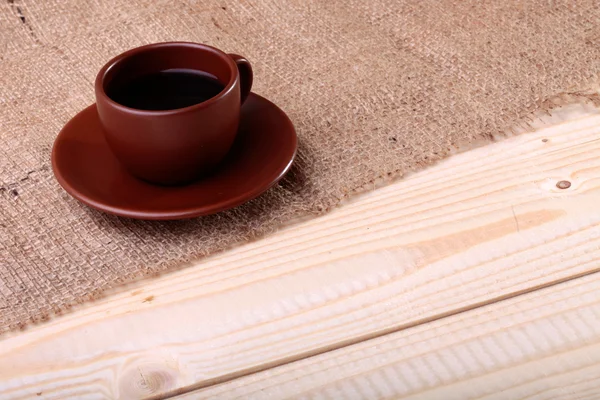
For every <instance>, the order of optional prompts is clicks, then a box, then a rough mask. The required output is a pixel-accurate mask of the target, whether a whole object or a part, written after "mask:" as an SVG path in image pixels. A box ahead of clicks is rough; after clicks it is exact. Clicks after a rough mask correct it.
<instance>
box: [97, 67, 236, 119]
mask: <svg viewBox="0 0 600 400" xmlns="http://www.w3.org/2000/svg"><path fill="white" fill-rule="evenodd" d="M224 87H225V86H224V85H223V84H222V83H221V82H219V81H218V80H217V79H216V78H215V77H214V76H213V75H211V74H208V73H206V72H202V71H197V70H191V69H169V70H165V71H160V72H157V73H153V74H149V75H142V76H139V77H136V78H134V79H132V80H129V81H126V82H123V83H120V84H118V85H116V84H115V85H112V86H109V88H108V89H107V94H108V96H109V97H110V98H111V99H112V100H114V101H116V102H117V103H119V104H122V105H124V106H127V107H131V108H137V109H140V110H152V111H159V110H173V109H177V108H183V107H189V106H192V105H194V104H198V103H202V102H204V101H206V100H209V99H211V98H213V97H214V96H216V95H217V94H219V93H220V92H221V91H222V90H223V88H224Z"/></svg>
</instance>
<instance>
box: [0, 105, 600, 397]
mask: <svg viewBox="0 0 600 400" xmlns="http://www.w3.org/2000/svg"><path fill="white" fill-rule="evenodd" d="M565 121H567V122H565ZM546 124H547V125H550V126H549V127H548V128H545V129H540V130H538V131H536V132H534V133H531V134H527V135H521V136H518V137H513V138H509V139H506V140H504V141H502V142H499V143H496V144H492V145H489V146H486V147H483V148H479V149H475V150H472V151H469V152H467V153H463V154H459V155H456V156H454V157H451V158H450V159H448V160H446V161H444V162H442V163H440V164H439V165H437V166H435V167H433V168H430V169H428V170H426V171H422V172H420V173H416V174H414V175H413V176H410V177H407V178H406V179H404V180H402V181H400V182H397V183H394V184H392V185H389V186H386V187H383V188H380V189H377V190H374V191H372V192H370V193H367V194H365V195H363V196H360V197H359V198H358V199H357V200H355V201H353V202H350V203H349V204H346V205H344V206H343V207H341V208H339V209H338V210H335V211H334V212H332V213H330V214H328V215H326V216H324V217H322V218H318V219H313V220H310V221H305V222H302V223H298V224H296V225H294V226H292V227H289V228H286V229H284V230H282V231H281V232H279V233H278V234H276V235H273V236H271V237H268V238H266V239H263V240H260V241H257V242H255V243H251V244H248V245H245V246H240V247H238V248H236V249H233V250H231V251H228V252H226V253H223V254H222V255H219V256H217V257H213V258H210V259H207V260H204V261H202V262H201V263H199V264H198V265H195V266H191V267H190V268H187V269H184V270H182V271H180V272H177V273H173V274H170V275H168V276H164V277H161V278H159V279H156V280H153V281H147V282H145V283H144V284H143V285H141V286H137V287H132V288H131V289H130V290H129V291H127V292H121V293H119V294H115V295H113V296H110V297H108V298H106V299H103V300H101V301H98V302H97V303H95V304H93V305H92V306H89V307H85V308H82V309H80V310H77V311H75V312H74V313H72V314H70V315H68V316H65V317H62V318H57V319H55V320H52V321H50V322H48V323H46V324H44V325H41V326H38V327H35V328H33V329H31V330H29V331H26V332H23V333H20V334H17V335H13V336H9V337H5V338H4V339H3V340H2V341H0V398H10V399H23V398H30V397H32V396H37V394H38V393H42V395H41V398H47V399H63V398H69V397H77V398H141V397H145V396H152V395H167V394H168V395H171V394H176V393H178V392H180V391H186V390H191V389H196V388H199V387H202V386H206V385H211V384H215V383H219V382H222V381H225V380H230V379H234V378H236V377H239V376H242V375H245V374H249V373H252V372H255V371H258V370H263V369H267V368H271V367H274V366H277V365H280V364H283V363H288V362H291V361H294V360H298V359H302V358H306V357H309V356H312V355H315V354H319V353H322V352H325V351H329V350H331V349H335V348H340V347H342V346H346V345H349V344H352V343H356V342H359V341H363V340H367V339H371V338H373V337H377V336H381V335H385V334H388V333H391V332H394V331H398V330H401V329H406V328H408V327H411V326H415V325H418V324H422V323H425V322H428V321H432V320H435V319H438V318H441V317H444V316H448V315H452V314H455V313H457V312H461V311H464V310H468V309H472V308H476V307H479V306H481V305H484V304H487V303H490V302H494V301H498V300H500V299H503V298H508V297H511V296H515V295H518V294H520V293H525V292H528V291H532V290H536V289H539V288H540V287H544V286H548V285H552V284H556V283H557V282H560V281H564V280H568V279H572V278H574V277H577V276H583V275H586V274H589V273H592V272H594V271H597V270H598V269H599V268H600V225H599V222H600V212H599V211H598V207H597V204H598V202H599V200H600V191H599V189H600V115H599V114H598V113H596V112H595V111H593V110H591V109H589V108H585V107H581V106H580V107H571V108H569V109H566V110H564V111H563V112H562V113H560V114H559V115H558V116H556V117H554V118H551V119H548V120H546ZM560 181H568V182H570V187H569V188H566V189H560V188H558V187H557V184H558V182H560ZM35 398H39V397H35Z"/></svg>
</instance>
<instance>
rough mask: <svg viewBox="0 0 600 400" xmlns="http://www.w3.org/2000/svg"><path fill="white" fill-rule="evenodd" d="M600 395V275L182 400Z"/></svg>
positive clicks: (551, 399) (571, 398) (567, 398)
mask: <svg viewBox="0 0 600 400" xmlns="http://www.w3.org/2000/svg"><path fill="white" fill-rule="evenodd" d="M209 398H210V399H238V398H240V399H255V400H259V399H290V398H294V399H370V400H377V399H390V398H402V399H415V400H416V399H418V400H428V399H430V400H439V399H444V400H453V399H456V400H466V399H486V400H491V399H503V400H506V399H538V400H542V399H548V400H557V399H563V400H577V399H580V400H582V399H598V398H600V274H593V275H590V276H587V277H584V278H580V279H577V280H574V281H570V282H566V283H562V284H559V285H556V286H552V287H549V288H545V289H542V290H539V291H535V292H532V293H528V294H525V295H522V296H518V297H515V298H513V299H509V300H505V301H502V302H499V303H494V304H492V305H488V306H484V307H481V308H477V309H475V310H471V311H467V312H465V313H462V314H457V315H454V316H451V317H448V318H444V319H441V320H437V321H435V322H431V323H429V324H424V325H419V326H416V327H413V328H409V329H406V330H403V331H401V332H397V333H393V334H390V335H386V336H383V337H381V338H378V339H373V340H369V341H365V342H362V343H359V344H356V345H353V346H350V347H346V348H343V349H340V350H336V351H332V352H329V353H324V354H322V355H318V356H315V357H311V358H308V359H305V360H302V361H299V362H295V363H292V364H287V365H284V366H281V367H279V368H274V369H270V370H267V371H264V372H261V373H259V374H254V375H250V376H247V377H244V378H241V379H237V380H234V381H231V382H228V383H225V384H222V385H217V386H213V387H210V388H208V389H205V390H201V391H196V392H192V393H189V394H187V395H182V396H180V397H177V399H178V400H187V399H190V400H191V399H209Z"/></svg>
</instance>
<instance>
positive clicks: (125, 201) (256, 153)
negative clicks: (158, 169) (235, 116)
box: [52, 93, 297, 220]
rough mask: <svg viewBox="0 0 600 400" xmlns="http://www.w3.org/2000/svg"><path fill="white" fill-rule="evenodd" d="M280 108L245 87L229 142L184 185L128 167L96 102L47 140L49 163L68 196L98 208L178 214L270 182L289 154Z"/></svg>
mask: <svg viewBox="0 0 600 400" xmlns="http://www.w3.org/2000/svg"><path fill="white" fill-rule="evenodd" d="M296 147H297V138H296V132H295V130H294V126H293V125H292V122H291V121H290V120H289V118H288V117H287V115H285V113H284V112H283V111H282V110H281V109H279V107H277V106H276V105H275V104H273V103H271V102H270V101H268V100H267V99H265V98H263V97H261V96H258V95H256V94H254V93H251V94H250V96H248V99H247V100H246V102H245V103H244V105H243V107H242V112H241V119H240V127H239V130H238V135H237V137H236V140H235V143H234V144H233V147H232V149H231V151H230V152H229V154H228V155H227V157H226V158H225V160H223V162H222V163H221V165H220V166H219V167H218V168H217V169H216V170H215V172H213V173H212V174H211V175H209V176H207V177H205V178H203V179H201V180H199V181H197V182H194V183H191V184H188V185H186V186H158V185H152V184H150V183H147V182H144V181H142V180H139V179H137V178H135V177H133V176H132V175H130V174H129V173H128V172H127V171H126V170H125V169H124V168H123V167H122V166H121V164H120V163H119V162H118V161H117V159H116V158H115V156H114V155H113V154H112V152H111V151H110V149H109V148H108V144H107V143H106V140H105V139H104V134H103V132H102V128H101V127H100V121H99V119H98V113H97V111H96V105H92V106H90V107H88V108H86V109H85V110H83V111H81V112H80V113H79V114H77V115H76V116H75V117H74V118H73V119H71V120H70V121H69V122H68V123H67V124H66V125H65V126H64V128H63V129H62V130H61V132H60V133H59V134H58V137H57V138H56V141H55V142H54V147H53V148H52V169H53V171H54V175H55V176H56V179H57V180H58V182H59V183H60V185H61V186H62V187H63V188H64V189H65V190H66V191H67V192H68V193H69V194H70V195H71V196H73V197H74V198H76V199H77V200H79V201H81V202H82V203H84V204H87V205H88V206H90V207H93V208H96V209H98V210H101V211H104V212H107V213H110V214H116V215H120V216H122V217H129V218H137V219H156V220H169V219H184V218H193V217H198V216H201V215H208V214H214V213H217V212H219V211H224V210H227V209H229V208H233V207H236V206H239V205H240V204H242V203H245V202H247V201H249V200H252V199H253V198H255V197H257V196H259V195H260V194H262V193H263V192H265V191H266V190H267V189H269V188H271V187H272V186H273V185H275V184H276V183H277V182H278V181H279V180H280V179H281V178H282V177H283V176H284V175H285V173H286V172H287V171H288V169H289V168H290V166H291V165H292V161H293V160H294V156H295V155H296Z"/></svg>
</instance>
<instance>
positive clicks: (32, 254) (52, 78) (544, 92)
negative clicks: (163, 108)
mask: <svg viewBox="0 0 600 400" xmlns="http://www.w3.org/2000/svg"><path fill="white" fill-rule="evenodd" d="M596 3H597V1H588V2H586V1H579V2H577V1H572V0H571V1H562V2H561V1H545V0H544V1H542V0H538V1H504V0H502V1H500V0H492V1H490V0H488V1H458V0H457V1H437V0H436V1H434V0H414V1H407V0H398V1H397V0H347V1H346V0H338V1H332V0H290V1H286V0H242V1H238V0H197V1H192V0H188V1H178V2H171V1H151V0H110V1H108V0H91V1H84V0H8V1H4V2H3V3H2V4H1V5H0V10H1V12H0V144H1V146H0V333H2V332H7V331H9V330H12V329H17V328H20V327H23V326H25V325H27V324H29V323H32V322H37V321H40V320H43V319H46V318H48V317H49V316H51V315H53V314H56V313H62V312H65V311H66V310H68V309H69V308H70V307H71V306H72V305H74V304H77V303H81V302H83V301H86V300H89V299H93V298H95V297H97V296H99V295H101V294H102V293H104V292H105V291H106V290H107V289H110V288H114V287H116V286H118V285H120V284H123V283H125V282H130V281H132V280H135V279H138V278H141V277H145V276H149V275H154V274H157V273H162V272H164V271H167V270H170V269H174V268H177V267H180V266H182V265H185V264H186V263H187V262H189V261H191V260H195V259H198V258H199V257H201V256H205V255H208V254H211V253H214V252H216V251H219V250H222V249H225V248H227V247H230V246H232V245H234V244H237V243H240V242H243V241H246V240H248V239H251V238H255V237H258V236H261V235H264V234H266V233H269V232H272V231H273V230H275V229H276V228H277V227H278V226H280V225H281V224H282V223H285V222H286V221H290V220H291V219H293V218H295V217H298V216H301V215H306V214H311V213H312V214H316V213H319V212H321V211H324V210H327V209H329V208H331V207H332V206H334V205H336V204H337V203H338V202H339V201H340V199H342V198H343V197H344V196H346V195H347V194H348V193H351V192H352V191H354V190H357V189H360V188H363V187H365V185H368V184H369V183H370V182H373V181H375V180H377V179H379V178H381V177H386V176H394V177H395V176H402V175H403V174H404V173H406V172H408V171H413V170H416V169H419V168H422V167H423V166H426V165H428V164H431V163H433V162H435V161H437V160H439V159H441V158H443V157H445V156H447V155H448V154H449V153H450V152H451V151H452V150H453V149H454V148H455V146H457V145H458V144H464V143H470V142H475V141H481V140H482V139H484V140H491V138H492V136H493V135H494V134H497V133H500V132H506V131H507V130H509V129H510V128H511V127H514V126H515V124H517V123H522V122H523V121H525V119H526V117H527V116H528V115H531V113H532V112H534V111H535V110H537V109H540V108H547V107H548V104H549V103H548V101H547V100H548V99H551V98H553V97H554V96H555V95H556V94H558V93H576V92H577V91H579V90H581V89H582V88H587V87H591V86H592V85H593V84H594V83H596V77H597V74H598V72H599V70H600V28H599V27H600V10H599V9H598V6H597V5H596ZM171 40H183V41H193V42H201V43H207V44H211V45H214V46H216V47H219V48H221V49H223V50H224V51H226V52H235V53H239V54H243V55H245V56H246V57H248V58H249V59H250V60H251V61H252V63H253V66H254V69H255V91H256V92H257V93H259V94H261V95H263V96H265V97H267V98H268V99H270V100H272V101H273V102H275V103H276V104H278V105H279V106H280V107H281V108H282V109H284V110H285V111H286V112H287V113H288V115H289V116H290V118H291V120H292V121H293V122H294V124H295V126H296V129H297V132H298V135H299V140H300V149H299V156H298V159H297V162H296V164H295V166H294V168H293V170H292V172H291V173H290V174H289V175H288V177H287V178H286V179H285V180H284V181H283V182H282V183H281V184H280V185H278V186H277V187H275V188H274V189H272V190H270V191H269V192H268V193H267V194H265V195H263V196H262V197H260V198H258V199H256V200H254V201H252V202H250V203H249V204H246V205H244V206H242V207H239V208H237V209H234V210H231V211H227V212H223V213H220V214H218V215H214V216H210V217H205V218H198V219H193V220H188V221H173V222H144V221H135V220H128V219H122V218H118V217H114V216H110V215H106V214H103V213H101V212H97V211H94V210H91V209H89V208H87V207H85V206H83V205H81V204H80V203H78V202H77V201H76V200H74V199H72V198H71V197H70V196H69V195H67V194H66V193H65V192H64V191H63V190H62V189H61V188H60V186H59V185H58V184H57V182H56V181H55V179H54V177H53V175H52V171H51V168H50V151H51V146H52V143H53V141H54V139H55V137H56V135H57V134H58V132H59V130H60V129H61V128H62V126H63V125H64V124H65V123H66V122H67V121H68V120H69V119H70V118H72V117H73V116H74V115H75V114H76V113H77V112H78V111H80V110H82V109H83V108H85V107H86V106H88V105H89V104H91V103H93V101H94V94H93V84H92V82H93V80H94V78H95V75H96V72H97V71H98V70H99V69H100V67H101V66H102V65H103V64H104V63H105V62H106V61H107V60H108V59H110V58H111V57H113V56H115V55H117V54H119V53H120V52H122V51H124V50H126V49H129V48H132V47H136V46H139V45H142V44H147V43H152V42H161V41H171Z"/></svg>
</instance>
